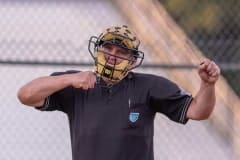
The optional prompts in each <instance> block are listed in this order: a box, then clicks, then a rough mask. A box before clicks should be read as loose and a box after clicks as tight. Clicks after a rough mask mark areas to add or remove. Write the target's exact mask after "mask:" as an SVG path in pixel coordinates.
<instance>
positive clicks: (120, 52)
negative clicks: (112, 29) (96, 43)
mask: <svg viewBox="0 0 240 160" xmlns="http://www.w3.org/2000/svg"><path fill="white" fill-rule="evenodd" d="M103 52H104V57H105V59H106V61H107V63H109V64H111V65H118V64H120V63H121V62H122V61H123V60H124V59H128V60H129V59H130V60H133V56H132V55H131V54H130V53H129V52H128V51H127V50H126V49H124V48H121V47H119V46H117V45H113V44H105V45H103Z"/></svg>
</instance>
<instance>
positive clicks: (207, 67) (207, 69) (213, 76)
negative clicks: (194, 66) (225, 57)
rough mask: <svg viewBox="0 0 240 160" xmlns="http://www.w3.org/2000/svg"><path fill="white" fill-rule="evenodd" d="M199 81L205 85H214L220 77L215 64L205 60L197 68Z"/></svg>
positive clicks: (218, 69)
mask: <svg viewBox="0 0 240 160" xmlns="http://www.w3.org/2000/svg"><path fill="white" fill-rule="evenodd" d="M198 74H199V76H200V78H201V80H202V81H203V82H204V83H206V84H215V83H216V82H217V80H218V78H219V76H220V68H219V67H218V66H217V65H216V64H215V62H213V61H210V60H209V59H206V60H205V61H204V62H203V63H202V64H201V65H200V66H199V68H198Z"/></svg>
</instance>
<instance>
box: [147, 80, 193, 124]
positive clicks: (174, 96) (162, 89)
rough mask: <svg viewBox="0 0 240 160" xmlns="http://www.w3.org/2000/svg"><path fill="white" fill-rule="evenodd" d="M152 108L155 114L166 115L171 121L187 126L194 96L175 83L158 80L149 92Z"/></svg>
mask: <svg viewBox="0 0 240 160" xmlns="http://www.w3.org/2000/svg"><path fill="white" fill-rule="evenodd" d="M149 98H150V107H151V108H152V109H153V110H154V111H155V112H160V113H163V114H164V115H166V116H167V117H168V118H169V119H171V120H173V121H175V122H178V123H182V124H185V123H187V121H188V119H187V118H186V114H187V110H188V107H189V105H190V103H191V101H192V99H193V98H192V96H191V95H189V94H187V93H186V92H184V91H183V90H181V89H180V88H179V87H178V86H177V85H176V84H175V83H173V82H171V81H169V80H167V79H165V78H157V79H156V80H155V81H154V85H153V86H152V88H151V89H150V92H149Z"/></svg>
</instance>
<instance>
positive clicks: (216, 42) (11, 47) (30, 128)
mask: <svg viewBox="0 0 240 160" xmlns="http://www.w3.org/2000/svg"><path fill="white" fill-rule="evenodd" d="M161 3H162V4H163V5H164V6H165V7H166V9H167V10H168V11H169V13H170V14H171V15H172V16H173V17H174V18H175V20H176V22H177V23H178V24H180V26H181V27H182V28H183V29H184V30H185V32H186V33H187V34H188V35H189V37H190V38H191V39H192V40H193V42H194V43H195V44H196V45H197V46H198V47H199V48H200V49H201V50H202V51H203V53H204V54H206V56H208V57H210V58H212V59H214V60H216V61H217V62H218V63H219V64H222V66H225V67H223V68H222V69H223V75H224V76H225V77H226V78H227V79H228V81H229V83H230V84H231V85H232V87H233V89H234V90H235V91H236V93H238V94H240V87H239V85H238V83H237V82H238V81H239V78H240V76H239V75H240V74H239V67H232V68H231V67H229V66H231V65H232V66H237V65H236V64H238V63H239V59H240V56H239V55H240V54H239V53H238V52H239V51H238V49H239V39H238V35H239V31H240V30H239V25H240V23H239V22H240V21H239V18H240V17H239V16H240V15H239V11H238V9H237V8H239V7H240V5H238V4H239V2H238V1H231V0H228V1H227V0H225V1H212V2H211V3H210V2H208V1H191V2H190V1H174V0H169V1H161ZM209 3H210V4H211V5H210V4H209ZM230 3H232V4H230ZM210 6H212V7H213V8H209V7H210ZM237 6H238V7H237ZM221 7H222V8H221ZM186 8H189V9H186ZM206 8H208V9H206ZM216 8H217V9H216ZM205 10H206V11H205ZM215 10H216V11H215ZM197 11H198V13H199V14H197V13H196V14H197V15H196V17H195V12H197ZM203 11H204V13H202V12H203ZM212 12H214V13H212ZM215 12H216V13H215ZM0 15H2V18H1V19H0V26H1V36H0V68H1V69H0V73H1V75H2V80H1V82H0V85H1V88H2V90H1V96H0V100H1V102H2V104H1V112H0V117H1V118H0V136H1V137H4V138H1V139H0V147H1V150H0V159H1V160H22V159H24V160H42V159H44V160H45V159H52V160H70V159H71V145H70V134H69V129H68V124H67V122H68V121H67V117H66V116H65V115H64V114H63V113H59V112H50V113H45V112H44V113H42V112H39V111H36V110H34V109H32V108H30V107H25V106H23V105H21V104H20V103H19V102H18V100H17V97H16V93H17V90H18V89H19V87H20V86H22V85H23V84H25V83H26V82H28V81H30V80H31V79H33V78H36V77H39V76H43V75H49V74H50V73H52V72H55V71H64V70H69V69H77V70H89V69H90V70H92V69H93V66H92V62H93V61H92V59H91V57H90V55H89V53H88V50H87V44H88V39H89V37H90V36H91V35H98V34H99V33H100V32H101V31H102V29H104V28H106V27H109V26H112V25H115V24H128V23H129V22H128V21H127V20H126V19H125V18H124V17H123V16H122V15H121V14H120V13H119V10H118V8H117V7H116V6H115V4H114V1H111V0H101V1H97V0H91V1H80V0H79V1H78V0H50V1H49V0H14V1H13V0H0ZM209 17H210V18H209ZM215 18H216V19H215ZM233 22H234V23H233ZM195 23H196V24H195ZM190 24H191V25H190ZM203 24H204V26H202V25H203ZM208 25H209V26H208ZM208 27H209V28H208ZM151 61H152V59H151V58H150V57H149V56H148V55H147V54H146V58H145V60H144V62H145V64H151ZM170 68H171V65H170ZM229 68H230V70H229ZM167 69H169V67H167ZM185 69H186V68H185ZM191 69H192V68H191ZM225 69H226V70H225ZM164 70H165V69H163V68H157V67H154V68H151V67H148V68H144V67H143V68H139V69H137V71H139V72H147V73H154V74H158V75H163V76H167V75H166V74H165V72H164ZM177 72H181V69H179V70H178V71H177ZM227 136H228V135H221V134H219V133H218V132H217V131H216V130H214V128H212V126H211V124H210V123H209V122H205V123H204V124H202V123H201V122H194V121H190V122H189V123H188V125H186V126H184V127H183V126H182V125H179V124H176V123H173V122H170V121H169V120H168V119H166V118H165V117H164V116H162V115H159V116H157V120H156V128H155V158H156V160H159V159H169V160H171V159H179V160H180V159H185V160H192V159H195V160H202V159H220V160H229V159H233V153H232V145H231V143H232V142H231V140H230V139H228V138H227ZM181 137H183V138H181Z"/></svg>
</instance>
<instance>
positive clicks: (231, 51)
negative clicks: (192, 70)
mask: <svg viewBox="0 0 240 160" xmlns="http://www.w3.org/2000/svg"><path fill="white" fill-rule="evenodd" d="M159 2H160V3H162V4H163V6H164V7H165V8H166V9H167V11H168V12H169V14H170V15H171V16H172V17H173V18H174V20H175V21H176V22H177V23H178V24H179V25H180V26H181V28H182V29H183V30H184V31H185V33H186V34H187V35H188V36H189V37H190V39H191V40H192V41H193V42H194V43H195V44H196V46H197V47H198V48H199V49H200V50H201V51H202V52H203V54H205V56H206V57H208V58H210V59H213V60H215V61H216V62H217V63H219V64H223V65H221V67H222V74H223V76H224V77H225V78H226V80H227V81H228V82H229V84H230V85H231V86H232V88H233V89H234V90H235V92H236V93H237V94H238V95H240V86H239V85H238V83H237V82H239V81H240V68H239V66H240V65H239V62H240V53H239V52H240V50H239V49H240V39H239V34H240V11H239V9H240V1H238V0H201V1H200V0H191V1H187V0H159Z"/></svg>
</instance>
